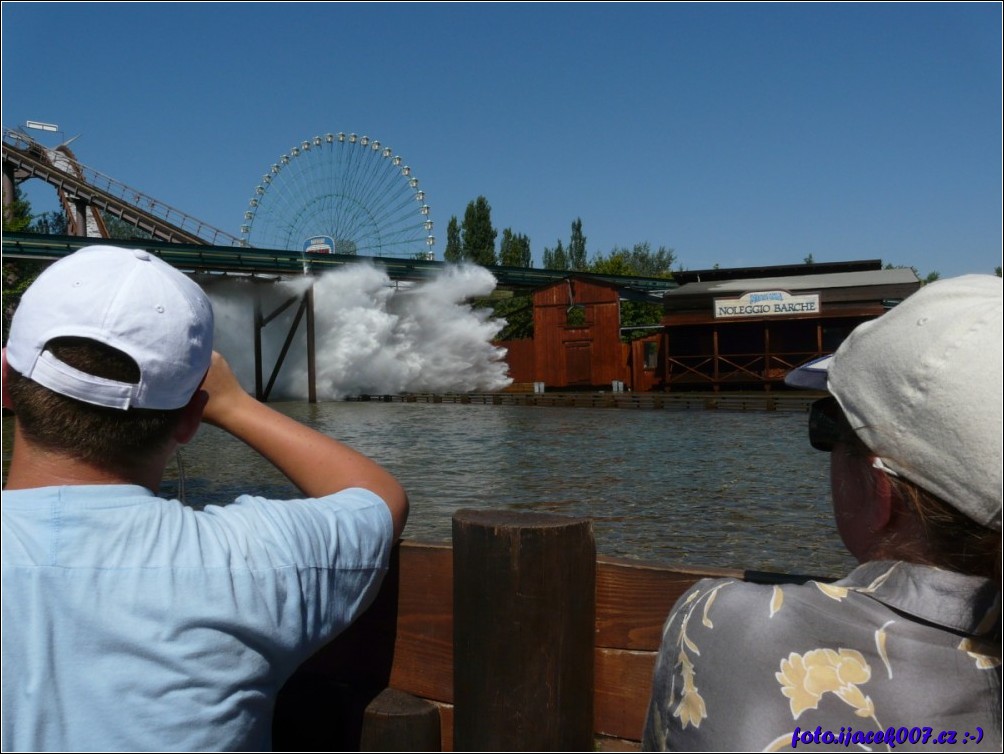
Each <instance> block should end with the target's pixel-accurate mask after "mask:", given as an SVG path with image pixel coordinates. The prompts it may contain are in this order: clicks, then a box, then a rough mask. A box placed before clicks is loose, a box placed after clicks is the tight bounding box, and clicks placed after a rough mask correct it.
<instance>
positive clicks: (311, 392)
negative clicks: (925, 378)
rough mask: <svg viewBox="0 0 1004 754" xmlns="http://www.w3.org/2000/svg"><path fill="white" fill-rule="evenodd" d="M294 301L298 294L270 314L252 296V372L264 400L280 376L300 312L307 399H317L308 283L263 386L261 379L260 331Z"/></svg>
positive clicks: (311, 299)
mask: <svg viewBox="0 0 1004 754" xmlns="http://www.w3.org/2000/svg"><path fill="white" fill-rule="evenodd" d="M296 302H297V297H296V296H293V297H291V298H289V299H287V300H286V301H284V302H283V303H282V304H280V305H279V306H278V307H277V308H276V309H275V310H274V311H273V312H272V313H271V314H269V315H268V316H267V317H266V316H264V315H263V314H262V310H261V300H260V299H258V298H255V308H254V372H255V387H254V390H255V398H257V399H258V400H260V401H263V402H264V401H267V400H268V398H269V395H270V394H271V393H272V388H273V387H274V386H275V381H276V378H277V377H278V376H279V372H280V371H281V369H282V365H283V363H285V361H286V354H287V353H289V348H290V346H291V345H292V344H293V337H294V336H295V335H296V329H297V328H298V327H299V326H300V320H301V319H303V315H304V314H306V315H307V323H306V330H307V400H308V401H309V402H310V403H317V364H316V361H317V360H316V344H315V339H314V288H313V286H311V287H310V288H308V289H307V290H306V292H305V293H304V294H303V297H302V298H300V299H299V302H300V306H299V308H298V309H297V310H296V314H295V315H294V317H293V322H292V324H291V325H290V326H289V331H288V332H287V333H286V339H285V341H283V344H282V349H281V350H280V352H279V357H278V359H276V362H275V365H274V367H273V368H272V373H271V375H270V376H269V379H268V383H267V384H266V385H265V386H264V387H262V382H263V375H264V370H263V366H264V365H263V357H262V346H261V333H262V330H264V329H265V326H266V325H268V324H269V323H270V322H271V321H272V320H274V319H275V318H276V317H278V316H279V315H280V314H282V313H283V312H284V311H286V310H287V309H288V308H289V307H290V306H292V305H293V304H295V303H296Z"/></svg>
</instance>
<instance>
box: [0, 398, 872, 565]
mask: <svg viewBox="0 0 1004 754" xmlns="http://www.w3.org/2000/svg"><path fill="white" fill-rule="evenodd" d="M270 405H272V406H273V407H274V408H276V409H277V410H279V411H282V412H283V413H286V414H289V415H290V416H293V417H294V418H296V419H298V420H300V421H303V422H305V423H307V424H309V425H311V426H313V427H316V428H317V429H319V430H321V431H323V432H326V433H328V434H331V435H332V436H334V437H336V438H338V439H340V440H343V441H345V442H347V443H348V444H350V445H352V446H353V447H355V448H357V449H359V450H361V451H362V452H364V453H366V454H367V455H370V456H372V457H373V458H375V459H376V460H378V461H379V462H380V463H382V464H383V465H384V466H386V467H387V468H388V469H390V470H391V471H392V472H394V474H395V475H396V476H397V477H398V478H399V479H400V480H401V482H402V483H403V484H404V486H405V487H406V489H407V490H408V492H409V496H410V499H411V515H410V518H409V522H408V526H407V528H406V530H405V537H407V538H409V539H419V540H431V541H448V540H449V538H450V532H451V516H452V514H453V512H454V511H456V510H458V509H460V508H505V509H512V510H529V511H544V512H548V513H560V514H567V515H572V516H588V517H590V518H592V519H593V521H594V530H595V534H596V544H597V550H598V552H600V553H601V554H605V555H613V556H618V557H626V558H633V559H639V560H645V561H654V562H658V563H662V564H675V565H697V566H720V567H728V568H744V569H753V570H765V571H782V572H788V573H801V574H813V575H834V576H836V575H842V574H843V573H845V572H847V571H849V570H850V569H851V568H852V567H853V566H854V561H853V559H852V558H851V556H850V555H849V554H848V553H847V552H846V551H845V550H844V548H843V546H842V545H841V543H840V540H839V538H838V536H837V533H836V529H835V527H834V524H833V516H832V513H831V508H830V496H829V470H828V469H829V467H828V464H829V458H828V456H827V455H826V454H824V453H819V452H817V451H814V450H812V449H811V448H810V446H809V443H808V439H807V434H806V416H805V415H804V414H801V413H774V412H769V413H768V412H742V413H740V412H735V413H732V412H726V411H669V410H653V411H634V410H626V409H590V408H558V407H555V408H544V407H531V406H525V407H524V406H483V405H461V404H421V403H363V402H328V403H317V404H308V403H304V402H297V403H292V402H291V403H274V404H270ZM11 429H12V424H11V420H10V419H5V420H4V433H3V434H4V468H5V469H6V463H7V459H8V457H9V443H10V437H11V435H12V432H11V431H10V430H11ZM180 464H181V466H182V468H183V469H184V483H183V496H184V499H185V500H186V502H188V503H189V504H193V505H197V506H202V505H205V504H207V503H218V504H225V503H227V502H229V501H231V500H232V499H233V498H234V497H235V496H236V495H237V494H240V493H242V492H252V493H255V494H262V495H265V496H274V497H284V496H290V495H292V494H295V493H294V492H293V490H292V488H291V486H290V485H289V483H288V482H287V481H286V480H285V478H284V477H283V476H282V475H281V474H279V473H278V472H277V471H275V470H274V469H273V468H272V467H271V466H270V465H269V464H267V463H266V462H264V461H262V460H261V459H260V458H259V457H258V456H256V454H254V453H253V452H252V451H250V450H249V449H247V448H246V447H245V446H244V445H242V444H241V443H239V442H237V441H235V440H233V439H232V438H231V437H229V436H228V435H226V434H225V433H224V432H221V431H220V430H217V429H215V428H213V427H208V426H206V427H203V428H202V429H200V431H199V434H198V435H197V437H196V438H195V440H194V441H193V442H192V443H191V444H190V445H188V446H187V447H186V448H185V449H184V451H183V453H182V454H181V459H180ZM181 486H182V485H179V475H178V464H177V463H172V464H171V465H170V466H169V468H168V473H167V475H166V477H165V482H164V487H163V489H162V493H163V494H165V495H167V496H178V493H179V488H180V487H181Z"/></svg>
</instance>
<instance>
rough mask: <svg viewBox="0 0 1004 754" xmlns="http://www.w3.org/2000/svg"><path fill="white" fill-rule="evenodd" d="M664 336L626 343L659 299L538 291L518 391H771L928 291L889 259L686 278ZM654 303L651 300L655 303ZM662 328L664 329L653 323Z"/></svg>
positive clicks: (674, 294)
mask: <svg viewBox="0 0 1004 754" xmlns="http://www.w3.org/2000/svg"><path fill="white" fill-rule="evenodd" d="M676 285H677V287H675V288H673V289H671V290H669V291H668V292H666V293H665V294H664V296H663V298H662V300H663V307H664V313H663V317H662V320H661V322H660V323H658V327H657V328H655V332H654V333H653V334H650V335H647V336H646V337H643V338H640V339H638V340H634V341H633V342H630V343H629V342H625V340H624V339H623V338H622V335H623V334H624V332H625V331H624V330H623V329H622V325H621V302H622V301H623V300H625V299H629V298H640V297H645V296H649V297H650V296H651V294H645V293H642V292H639V291H633V290H631V289H630V288H626V287H624V286H623V285H619V284H616V283H613V282H606V281H603V280H602V279H597V278H593V277H591V276H588V277H587V276H576V275H574V274H573V275H570V276H569V277H568V278H566V279H565V280H561V281H559V282H556V283H552V284H550V285H548V286H545V287H543V288H540V289H538V290H537V291H535V292H534V294H533V326H534V337H533V338H532V339H528V340H516V341H507V342H504V343H502V344H501V345H503V346H505V347H506V348H507V349H508V357H507V360H508V363H509V373H510V376H511V377H512V378H513V380H514V382H516V383H532V382H542V383H544V385H545V386H546V388H547V389H554V390H575V389H606V390H609V389H611V388H612V386H613V385H614V383H615V382H621V383H623V384H624V387H625V389H627V390H636V391H652V390H657V391H670V390H712V391H718V390H721V389H736V390H748V389H768V390H769V389H771V388H772V387H775V386H778V385H780V384H782V382H783V379H784V375H785V374H786V373H787V372H788V371H789V370H790V369H792V368H793V367H795V366H798V365H799V364H802V363H804V362H806V361H808V360H810V359H812V358H815V357H817V356H822V355H824V354H827V353H832V352H833V351H834V350H836V348H837V346H839V345H840V343H841V342H842V341H843V339H844V338H845V337H847V335H848V333H850V331H851V330H852V329H854V327H856V326H857V325H858V324H860V323H861V322H864V321H866V320H869V319H874V318H875V317H877V316H879V315H881V314H882V313H883V312H884V311H886V310H887V309H888V308H890V307H891V306H894V305H895V304H896V303H898V302H899V301H901V300H902V299H904V298H906V297H907V296H909V295H910V294H911V293H913V292H914V291H915V290H917V289H918V288H919V287H920V281H919V280H918V279H917V276H916V274H915V273H914V272H913V271H912V270H910V269H882V265H881V262H880V261H879V260H866V261H863V262H847V263H832V264H813V265H811V266H808V265H805V264H802V265H789V266H783V267H761V268H744V269H733V270H704V271H697V272H684V273H677V274H676ZM649 300H651V298H649ZM653 324H656V323H653Z"/></svg>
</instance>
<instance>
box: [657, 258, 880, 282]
mask: <svg viewBox="0 0 1004 754" xmlns="http://www.w3.org/2000/svg"><path fill="white" fill-rule="evenodd" d="M881 269H882V260H881V259H859V260H855V261H850V262H812V263H806V262H803V263H802V264H779V265H770V266H762V267H716V268H713V269H710V270H682V271H678V272H674V273H673V278H674V279H675V280H676V281H677V282H678V283H679V284H680V285H686V284H687V283H710V282H713V281H715V280H746V279H749V278H774V277H791V276H793V275H794V276H798V275H822V274H828V273H832V272H864V271H868V270H881Z"/></svg>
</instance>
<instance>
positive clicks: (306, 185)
mask: <svg viewBox="0 0 1004 754" xmlns="http://www.w3.org/2000/svg"><path fill="white" fill-rule="evenodd" d="M418 186H419V184H418V179H417V178H416V177H415V176H414V175H413V174H412V172H411V168H410V167H408V166H407V165H406V164H405V163H404V160H403V159H402V158H401V157H400V156H398V155H395V154H394V153H393V151H392V150H391V149H390V148H389V147H387V146H385V145H382V144H380V142H379V141H377V140H375V139H370V138H369V137H368V136H365V135H358V134H355V133H350V134H346V133H343V132H339V133H338V134H325V135H324V136H316V137H314V138H312V139H308V140H306V141H303V142H300V143H299V144H298V145H296V146H294V147H292V148H291V149H290V150H289V151H288V152H286V153H285V154H283V155H281V156H280V157H279V159H278V160H277V161H276V162H275V163H273V164H272V165H271V166H269V168H268V169H267V172H266V173H265V175H264V176H263V177H262V182H261V183H260V184H259V185H258V186H257V187H256V188H255V192H254V195H253V196H252V197H251V200H250V201H249V203H248V208H247V209H246V210H245V216H244V224H243V225H242V227H241V234H242V241H243V242H244V244H245V245H248V246H257V247H271V248H282V249H287V250H300V249H302V248H303V244H304V242H306V241H307V240H309V239H310V238H312V237H316V236H330V237H331V238H332V239H333V241H334V245H335V247H336V248H335V249H334V250H335V251H338V252H351V251H356V252H366V253H368V254H373V255H381V254H399V255H400V254H403V255H408V256H414V255H417V254H424V253H426V252H427V251H430V250H431V247H432V236H431V228H432V223H431V221H430V219H429V208H428V205H427V204H426V203H425V193H424V191H423V190H421V189H420V188H419V187H418Z"/></svg>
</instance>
